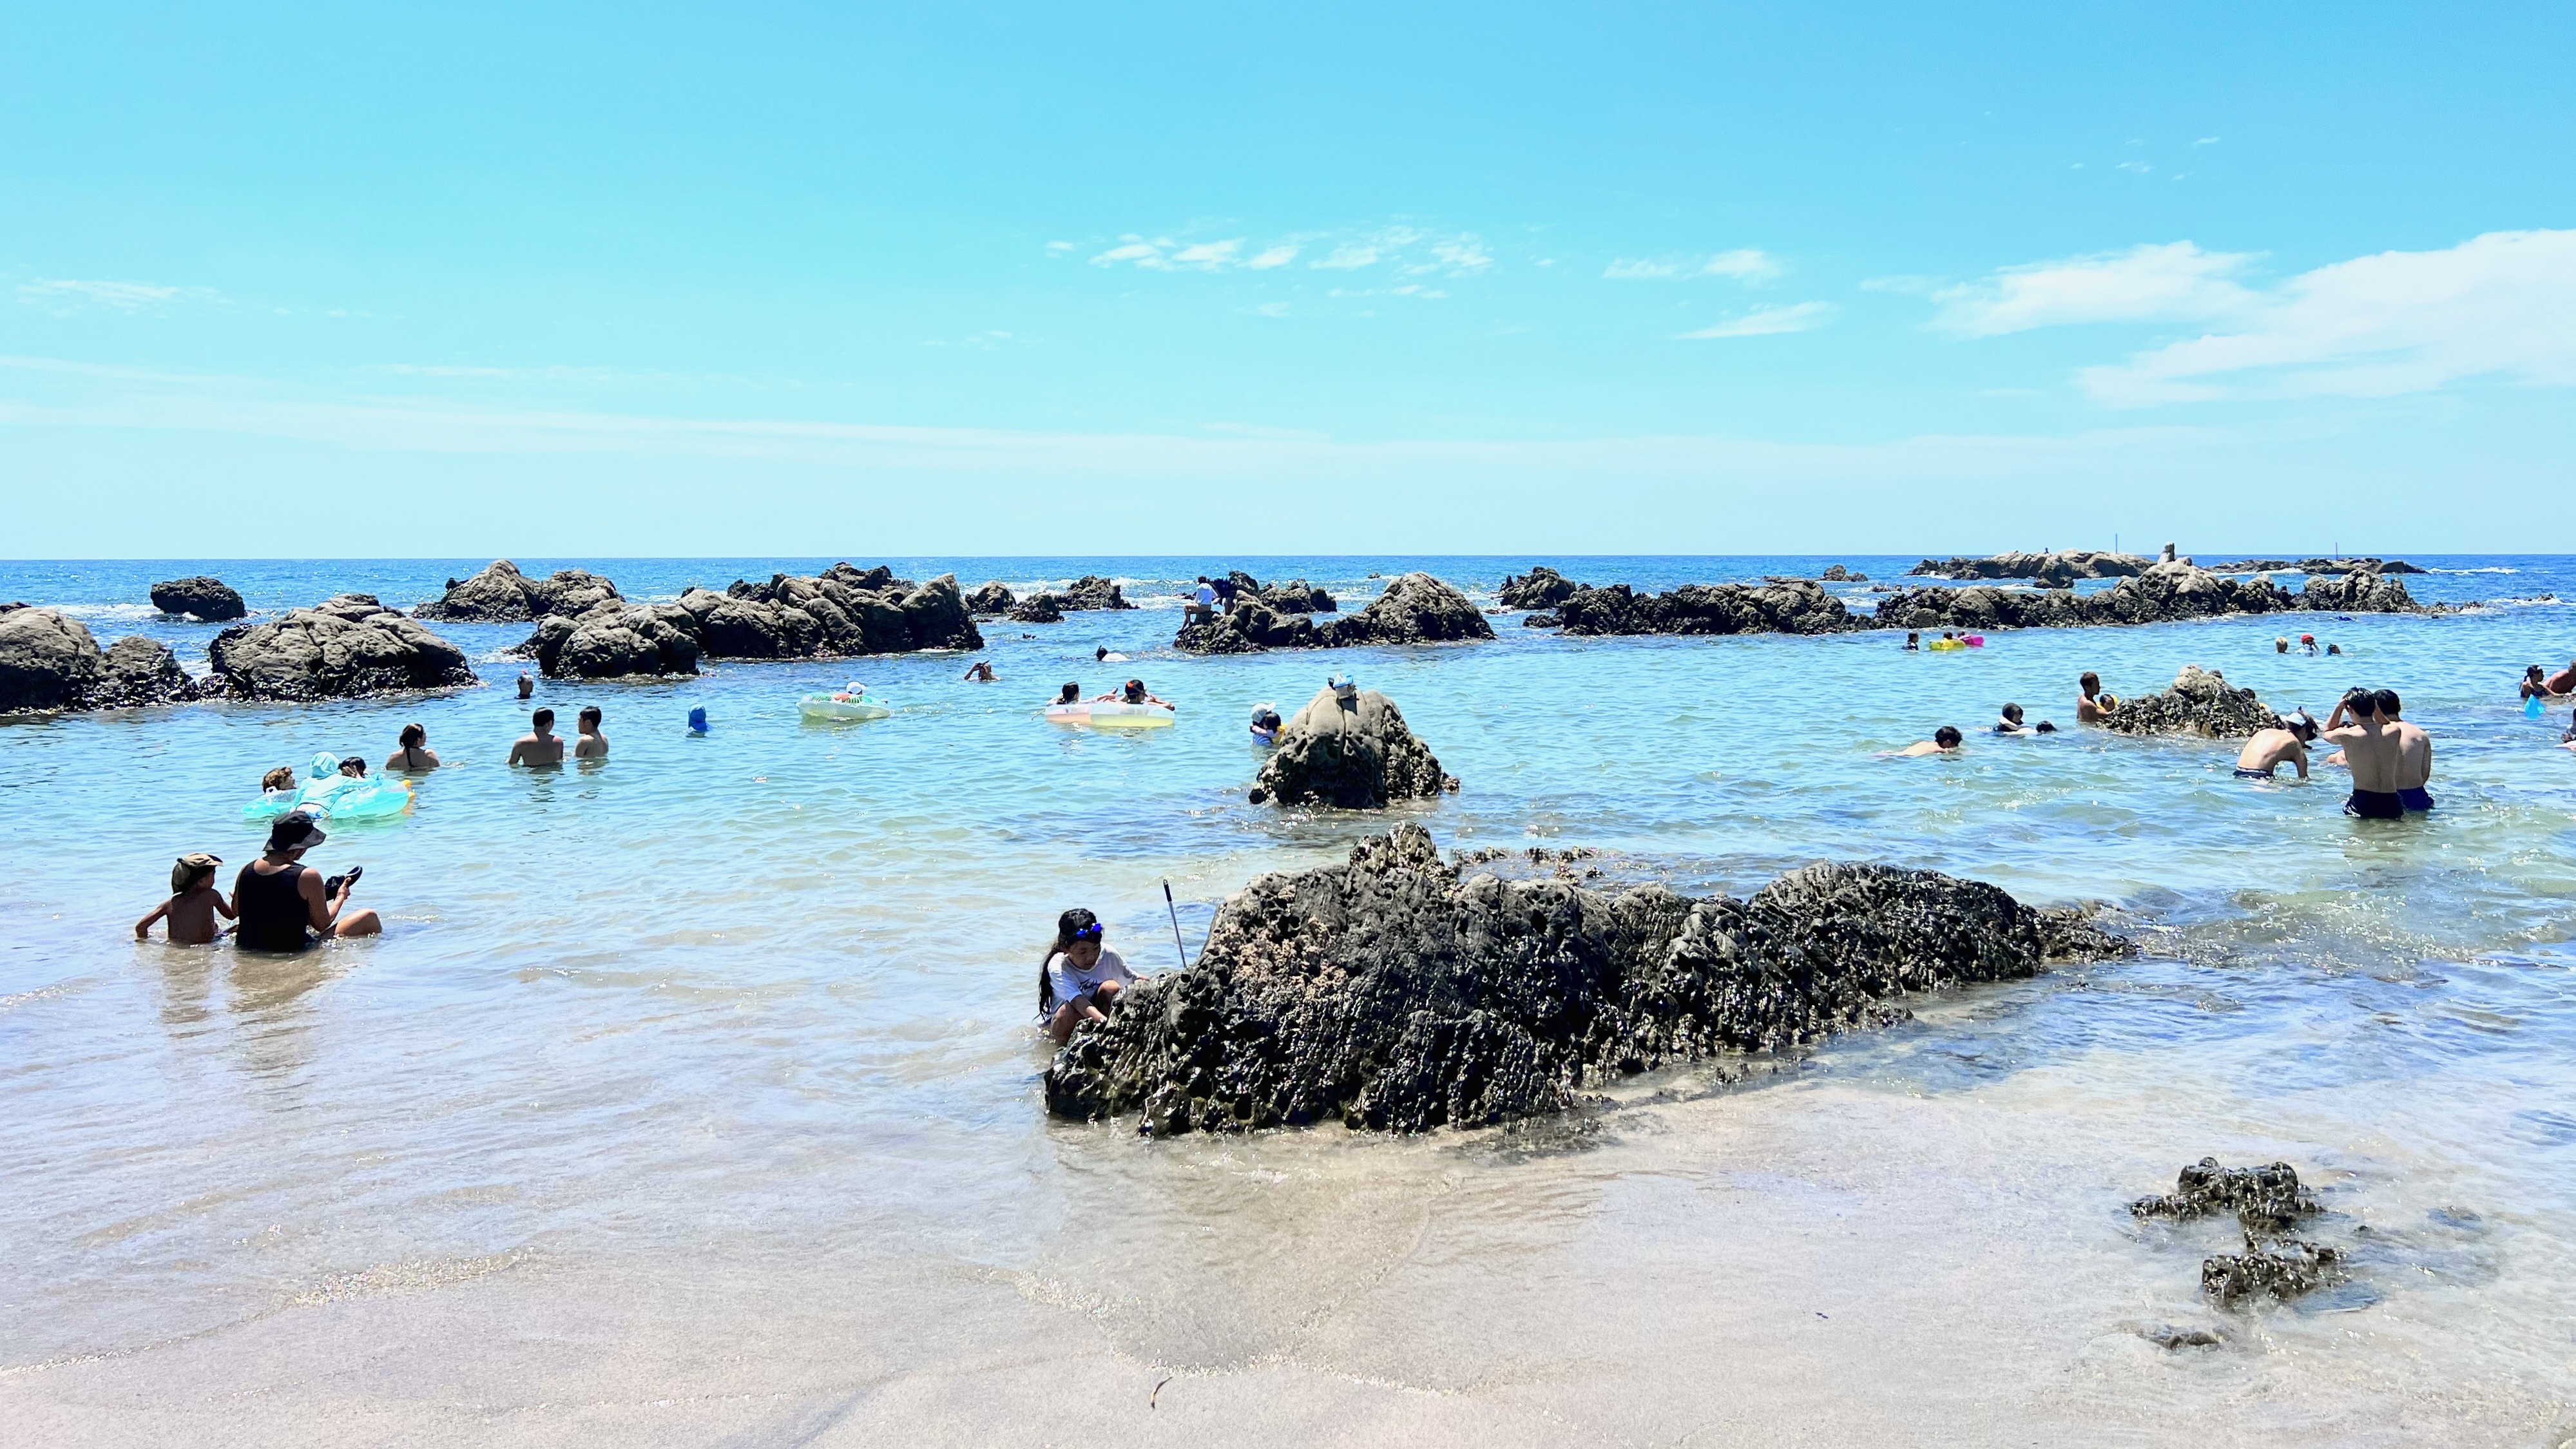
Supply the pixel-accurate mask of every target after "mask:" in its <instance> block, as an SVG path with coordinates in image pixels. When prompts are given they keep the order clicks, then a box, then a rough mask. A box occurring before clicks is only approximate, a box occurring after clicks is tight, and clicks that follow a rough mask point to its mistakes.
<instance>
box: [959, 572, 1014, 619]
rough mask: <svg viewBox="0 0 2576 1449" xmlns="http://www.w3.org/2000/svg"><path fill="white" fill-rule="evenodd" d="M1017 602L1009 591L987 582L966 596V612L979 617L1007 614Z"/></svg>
mask: <svg viewBox="0 0 2576 1449" xmlns="http://www.w3.org/2000/svg"><path fill="white" fill-rule="evenodd" d="M1018 602H1019V600H1018V598H1016V597H1014V596H1013V595H1012V593H1011V591H1010V590H1009V589H1007V588H1004V587H1003V586H1002V585H1000V584H997V583H992V582H989V581H988V582H986V583H985V585H984V586H983V587H982V588H980V589H977V590H976V591H975V592H973V593H971V594H968V595H967V596H966V612H967V613H969V614H974V615H977V616H979V617H980V616H983V615H988V614H1007V613H1009V612H1011V607H1012V606H1013V605H1014V604H1017V603H1018Z"/></svg>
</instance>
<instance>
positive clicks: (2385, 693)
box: [2370, 689, 2399, 715]
mask: <svg viewBox="0 0 2576 1449" xmlns="http://www.w3.org/2000/svg"><path fill="white" fill-rule="evenodd" d="M2370 705H2371V708H2372V710H2373V711H2374V712H2376V713H2379V714H2385V715H2394V714H2395V713H2397V711H2398V707H2399V706H2398V700H2397V691H2396V690H2393V689H2382V690H2378V691H2375V692H2373V693H2372V695H2371V696H2370Z"/></svg>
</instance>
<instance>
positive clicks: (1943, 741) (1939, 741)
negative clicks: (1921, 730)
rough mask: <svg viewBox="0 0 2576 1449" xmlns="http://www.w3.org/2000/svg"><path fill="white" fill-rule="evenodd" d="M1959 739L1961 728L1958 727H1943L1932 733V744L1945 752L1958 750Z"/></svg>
mask: <svg viewBox="0 0 2576 1449" xmlns="http://www.w3.org/2000/svg"><path fill="white" fill-rule="evenodd" d="M1959 739H1960V735H1959V727H1958V726H1957V725H1943V726H1941V727H1940V728H1939V729H1937V730H1934V731H1933V732H1932V743H1934V744H1936V745H1939V746H1940V747H1941V748H1943V749H1945V750H1955V749H1957V748H1958V747H1959Z"/></svg>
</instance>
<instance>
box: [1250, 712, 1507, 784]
mask: <svg viewBox="0 0 2576 1449" xmlns="http://www.w3.org/2000/svg"><path fill="white" fill-rule="evenodd" d="M1444 788H1447V789H1456V788H1457V782H1456V781H1454V780H1452V779H1450V778H1449V777H1448V776H1447V775H1445V774H1443V773H1442V772H1441V769H1440V760H1439V757H1438V756H1436V755H1434V754H1432V753H1431V747H1430V746H1428V745H1426V744H1424V743H1423V742H1422V741H1421V740H1419V739H1416V738H1415V737H1414V734H1413V731H1412V729H1411V728H1409V727H1408V726H1407V725H1406V724H1405V722H1404V714H1403V712H1402V711H1400V710H1398V709H1397V708H1396V707H1395V701H1393V700H1391V699H1389V698H1387V697H1386V696H1385V695H1383V694H1380V693H1378V692H1377V691H1376V690H1374V689H1360V690H1352V691H1350V692H1349V693H1348V694H1347V695H1344V694H1342V693H1340V692H1338V691H1336V690H1333V689H1330V688H1326V689H1322V690H1318V691H1316V694H1315V697H1314V698H1313V699H1310V700H1308V701H1307V702H1306V707H1305V708H1304V709H1301V710H1299V711H1297V713H1296V714H1295V715H1294V716H1292V717H1291V718H1290V719H1289V721H1288V723H1287V724H1285V725H1284V726H1282V727H1281V728H1280V731H1279V739H1278V742H1277V744H1275V745H1274V746H1273V747H1272V748H1271V751H1270V758H1269V759H1268V760H1266V761H1264V762H1263V764H1262V766H1261V784H1260V786H1259V787H1258V788H1257V789H1255V790H1254V791H1253V803H1254V804H1256V805H1257V804H1260V803H1262V802H1263V801H1264V800H1275V801H1277V802H1278V803H1279V804H1282V805H1332V806H1336V807H1339V808H1341V809H1344V810H1373V809H1376V808H1378V807H1380V806H1382V805H1384V804H1386V803H1387V802H1388V801H1390V800H1419V799H1428V798H1430V797H1432V796H1435V795H1438V794H1439V793H1440V792H1441V791H1442V790H1443V789H1444Z"/></svg>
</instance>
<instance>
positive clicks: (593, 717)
mask: <svg viewBox="0 0 2576 1449" xmlns="http://www.w3.org/2000/svg"><path fill="white" fill-rule="evenodd" d="M578 719H579V721H580V726H581V738H580V739H578V740H575V741H573V746H572V757H573V758H574V759H576V760H604V759H607V758H608V736H606V735H604V734H601V733H600V732H599V721H600V713H599V706H598V705H595V704H586V705H583V706H582V707H581V714H580V715H579V716H578ZM555 748H556V751H557V753H556V755H555V758H556V759H559V760H560V759H562V758H563V755H562V753H561V751H562V748H563V747H562V746H561V745H557V746H556V747H555Z"/></svg>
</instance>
